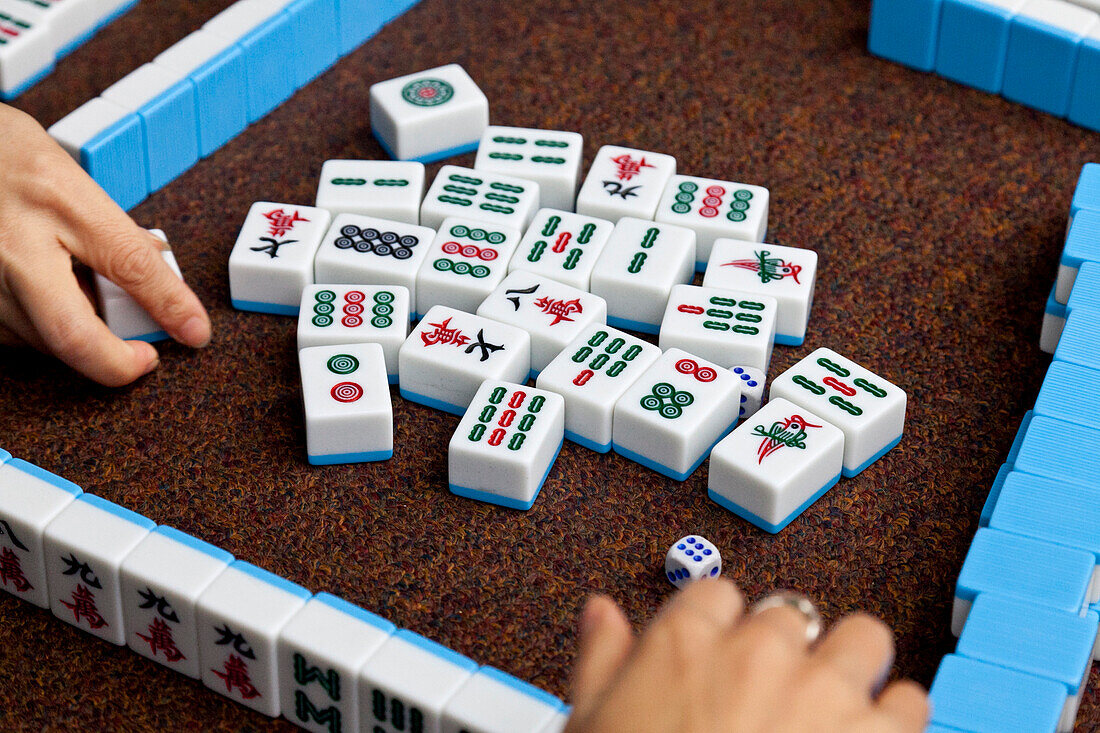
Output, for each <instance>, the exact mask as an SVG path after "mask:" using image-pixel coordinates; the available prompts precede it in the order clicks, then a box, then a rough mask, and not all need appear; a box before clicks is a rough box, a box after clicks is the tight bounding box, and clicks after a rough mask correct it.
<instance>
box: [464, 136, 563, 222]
mask: <svg viewBox="0 0 1100 733" xmlns="http://www.w3.org/2000/svg"><path fill="white" fill-rule="evenodd" d="M583 152H584V138H582V137H581V136H580V134H578V133H576V132H560V131H558V130H531V129H527V128H523V127H497V126H494V125H490V126H489V127H487V128H485V133H484V134H483V135H482V136H481V144H480V145H478V148H477V161H476V162H475V163H474V168H475V169H476V170H479V171H492V172H494V173H503V174H505V175H509V176H515V177H516V178H523V179H526V180H528V181H534V182H535V183H537V184H539V193H540V196H541V199H542V205H543V206H546V207H549V208H551V209H565V210H566V211H572V210H573V205H574V203H575V201H576V198H577V184H579V183H580V180H581V155H582V153H583Z"/></svg>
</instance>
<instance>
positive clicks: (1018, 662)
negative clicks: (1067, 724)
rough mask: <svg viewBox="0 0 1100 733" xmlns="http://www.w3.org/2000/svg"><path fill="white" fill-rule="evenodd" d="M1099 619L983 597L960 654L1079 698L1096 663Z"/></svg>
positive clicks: (968, 620)
mask: <svg viewBox="0 0 1100 733" xmlns="http://www.w3.org/2000/svg"><path fill="white" fill-rule="evenodd" d="M1098 626H1100V621H1098V617H1097V615H1096V613H1095V612H1089V613H1088V614H1086V615H1085V616H1084V617H1082V616H1078V615H1077V614H1075V613H1066V612H1065V611H1057V610H1054V609H1051V608H1046V607H1044V606H1041V605H1038V604H1035V603H1027V602H1025V601H1019V600H1015V599H1013V598H1005V597H1002V596H998V595H994V594H991V593H982V594H981V595H979V596H978V598H977V600H975V601H974V605H973V606H971V608H970V615H969V616H967V617H966V627H965V628H963V632H962V634H961V635H960V636H959V643H958V646H957V647H956V648H955V653H956V654H958V655H960V656H963V657H968V658H970V659H978V660H981V661H983V662H989V663H990V664H996V665H999V666H1001V667H1008V668H1009V669H1015V670H1017V671H1019V672H1027V673H1028V674H1033V675H1035V676H1036V677H1045V678H1047V679H1050V680H1054V681H1055V682H1060V683H1062V684H1063V685H1065V687H1066V694H1067V695H1075V694H1077V691H1078V689H1079V688H1080V687H1081V680H1082V678H1083V677H1084V674H1085V671H1086V670H1087V669H1088V667H1089V665H1090V664H1092V645H1093V644H1094V643H1095V642H1096V630H1097V627H1098Z"/></svg>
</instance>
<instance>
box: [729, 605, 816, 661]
mask: <svg viewBox="0 0 1100 733" xmlns="http://www.w3.org/2000/svg"><path fill="white" fill-rule="evenodd" d="M808 627H809V620H808V619H807V618H806V616H805V614H803V613H802V612H801V611H799V610H798V609H796V608H793V607H791V606H789V605H778V606H772V607H770V608H766V609H764V610H763V611H759V612H756V613H753V614H751V615H750V616H749V617H748V619H747V620H746V621H745V622H744V623H742V624H741V626H740V627H738V629H737V630H736V633H737V635H738V636H741V635H744V636H749V637H751V636H753V635H757V634H759V635H763V636H774V637H775V639H776V641H777V642H778V643H781V644H783V645H785V646H787V647H788V648H789V649H790V650H791V651H798V652H800V653H805V651H806V648H807V647H808V646H809V644H810V640H809V638H808V636H807V629H808Z"/></svg>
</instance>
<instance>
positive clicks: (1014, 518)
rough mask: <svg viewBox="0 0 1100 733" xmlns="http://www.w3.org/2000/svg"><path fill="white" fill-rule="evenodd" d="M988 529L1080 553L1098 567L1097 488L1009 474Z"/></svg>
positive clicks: (1099, 513)
mask: <svg viewBox="0 0 1100 733" xmlns="http://www.w3.org/2000/svg"><path fill="white" fill-rule="evenodd" d="M989 526H990V527H992V528H993V529H997V530H1002V531H1005V532H1012V533H1013V534H1018V535H1023V536H1026V537H1033V538H1035V539H1038V540H1043V541H1044V542H1049V543H1051V544H1056V545H1064V546H1066V547H1073V548H1076V549H1078V550H1083V551H1085V552H1088V553H1090V554H1092V556H1093V563H1094V564H1097V565H1100V488H1097V487H1094V486H1083V485H1078V484H1069V483H1066V482H1065V481H1057V480H1055V479H1049V478H1043V477H1042V476H1033V475H1031V474H1029V473H1019V472H1016V471H1013V472H1011V473H1010V474H1009V475H1008V477H1007V478H1006V479H1005V482H1004V486H1003V487H1002V488H1001V495H1000V497H999V498H998V500H997V506H995V507H994V508H993V513H992V515H991V516H990V518H989Z"/></svg>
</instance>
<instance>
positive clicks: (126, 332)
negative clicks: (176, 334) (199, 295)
mask: <svg viewBox="0 0 1100 733" xmlns="http://www.w3.org/2000/svg"><path fill="white" fill-rule="evenodd" d="M149 233H150V234H152V235H153V236H154V237H156V238H157V239H159V240H161V241H162V242H164V243H165V246H164V249H163V250H162V251H161V253H160V256H161V257H162V258H163V259H164V262H165V263H166V264H167V265H168V267H170V268H171V269H172V272H174V273H176V277H178V278H180V279H181V280H182V279H183V274H182V273H180V268H179V265H178V264H176V257H175V255H173V254H172V250H170V249H168V244H167V243H168V240H167V239H166V238H165V236H164V232H162V231H161V230H159V229H150V230H149ZM95 289H96V302H97V304H98V306H99V312H100V314H101V315H102V316H103V320H104V322H106V324H107V328H109V329H111V333H113V334H114V335H115V336H118V337H119V338H120V339H137V340H138V341H149V342H153V341H163V340H164V339H166V338H168V334H167V333H165V332H164V329H163V328H161V327H160V324H158V323H157V322H156V321H154V320H153V318H152V317H151V316H150V315H149V314H148V313H146V312H145V309H144V308H142V307H141V306H140V305H138V304H137V301H135V300H134V299H133V298H131V297H130V294H129V293H127V292H126V291H125V290H123V289H122V288H120V287H119V286H117V285H115V284H114V283H113V282H111V281H110V280H108V279H107V278H105V277H103V276H102V275H100V274H99V273H98V272H97V273H96V274H95Z"/></svg>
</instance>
